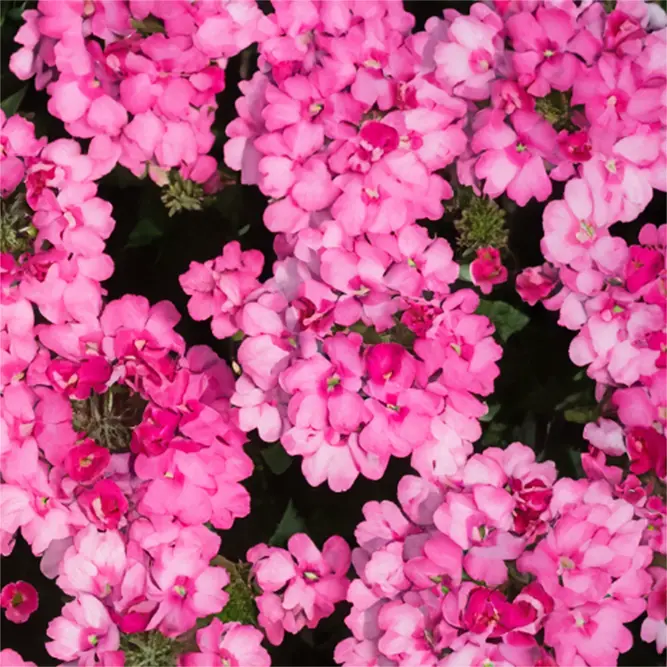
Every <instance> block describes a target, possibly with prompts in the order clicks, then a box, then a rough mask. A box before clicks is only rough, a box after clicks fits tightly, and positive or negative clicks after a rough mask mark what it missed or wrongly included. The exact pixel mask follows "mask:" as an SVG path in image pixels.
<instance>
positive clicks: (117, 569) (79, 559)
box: [56, 525, 127, 599]
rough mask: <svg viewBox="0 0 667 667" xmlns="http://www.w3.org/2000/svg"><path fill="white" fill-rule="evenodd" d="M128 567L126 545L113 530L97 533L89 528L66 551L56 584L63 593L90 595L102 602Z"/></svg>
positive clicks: (78, 535) (94, 529)
mask: <svg viewBox="0 0 667 667" xmlns="http://www.w3.org/2000/svg"><path fill="white" fill-rule="evenodd" d="M126 567H127V559H126V555H125V544H124V541H123V538H122V537H121V535H120V533H118V532H117V531H114V530H110V531H106V532H103V533H102V532H99V531H98V530H97V529H96V528H95V527H94V526H92V525H88V526H86V528H84V529H83V530H81V531H79V532H78V533H77V534H76V536H75V537H74V544H73V545H72V546H71V547H69V549H67V551H66V552H65V554H64V556H63V559H62V563H61V567H60V576H59V577H58V580H57V582H56V583H57V584H58V586H60V588H62V589H63V590H64V591H65V592H66V593H68V594H70V595H78V594H80V593H90V594H91V595H94V596H95V597H98V598H100V599H104V598H105V597H106V596H107V595H109V594H110V593H111V591H112V589H113V587H114V586H116V585H117V584H119V583H120V582H121V580H122V578H123V574H124V573H125V569H126Z"/></svg>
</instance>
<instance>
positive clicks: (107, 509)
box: [77, 479, 129, 530]
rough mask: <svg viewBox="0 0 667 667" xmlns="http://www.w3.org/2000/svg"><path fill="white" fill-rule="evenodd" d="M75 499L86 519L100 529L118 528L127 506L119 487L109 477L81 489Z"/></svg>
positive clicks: (123, 518)
mask: <svg viewBox="0 0 667 667" xmlns="http://www.w3.org/2000/svg"><path fill="white" fill-rule="evenodd" d="M77 500H78V502H79V506H80V507H81V509H82V510H83V512H84V514H85V515H86V517H87V518H88V520H89V521H91V522H92V523H93V524H94V525H96V526H97V527H98V528H100V529H102V530H113V529H115V528H118V526H119V525H120V524H121V522H122V521H124V520H125V513H126V512H127V510H128V506H129V503H128V501H127V498H126V497H125V495H124V494H123V492H122V491H121V489H120V487H119V486H118V485H117V484H116V483H115V482H114V481H112V480H110V479H102V480H99V481H97V482H96V483H95V485H94V486H93V487H92V489H85V490H84V491H82V492H81V494H80V495H79V496H78V498H77Z"/></svg>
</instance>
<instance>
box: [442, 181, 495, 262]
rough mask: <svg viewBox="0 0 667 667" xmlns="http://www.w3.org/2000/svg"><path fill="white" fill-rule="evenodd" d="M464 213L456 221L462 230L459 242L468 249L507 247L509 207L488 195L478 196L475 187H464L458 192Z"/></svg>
mask: <svg viewBox="0 0 667 667" xmlns="http://www.w3.org/2000/svg"><path fill="white" fill-rule="evenodd" d="M457 207H458V208H459V210H460V211H461V217H460V218H459V219H458V220H455V221H454V226H455V227H456V231H457V232H458V235H459V236H458V241H457V242H458V246H459V248H461V249H463V250H465V251H466V252H471V251H474V250H477V248H487V247H489V246H491V247H494V248H498V249H502V248H506V247H507V239H508V232H507V228H506V227H505V211H504V210H503V209H502V208H500V206H498V204H497V203H496V202H495V201H494V200H493V199H489V198H488V197H477V196H476V195H475V194H473V192H472V189H471V188H463V189H462V190H461V191H459V193H458V195H457Z"/></svg>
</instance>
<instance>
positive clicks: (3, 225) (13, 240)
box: [0, 193, 37, 256]
mask: <svg viewBox="0 0 667 667" xmlns="http://www.w3.org/2000/svg"><path fill="white" fill-rule="evenodd" d="M36 236H37V230H36V229H35V227H33V225H32V222H31V219H30V210H29V209H28V207H27V205H26V203H25V196H24V195H23V194H22V193H15V194H14V195H13V196H11V197H10V198H9V199H0V252H9V253H11V254H13V255H16V256H18V255H21V254H22V253H24V252H26V251H27V250H29V249H30V248H31V247H32V244H33V242H34V239H35V237H36Z"/></svg>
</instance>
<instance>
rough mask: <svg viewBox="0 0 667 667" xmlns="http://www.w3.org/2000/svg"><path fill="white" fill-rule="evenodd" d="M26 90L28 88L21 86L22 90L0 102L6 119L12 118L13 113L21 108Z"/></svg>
mask: <svg viewBox="0 0 667 667" xmlns="http://www.w3.org/2000/svg"><path fill="white" fill-rule="evenodd" d="M26 90H28V86H23V87H22V88H19V90H17V91H16V92H15V93H13V94H12V95H10V96H9V97H7V98H5V99H4V100H2V103H0V107H1V108H2V110H3V111H4V112H5V115H6V116H7V118H9V116H13V115H14V114H15V113H17V112H18V110H19V108H20V106H21V102H23V98H24V97H25V93H26Z"/></svg>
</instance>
